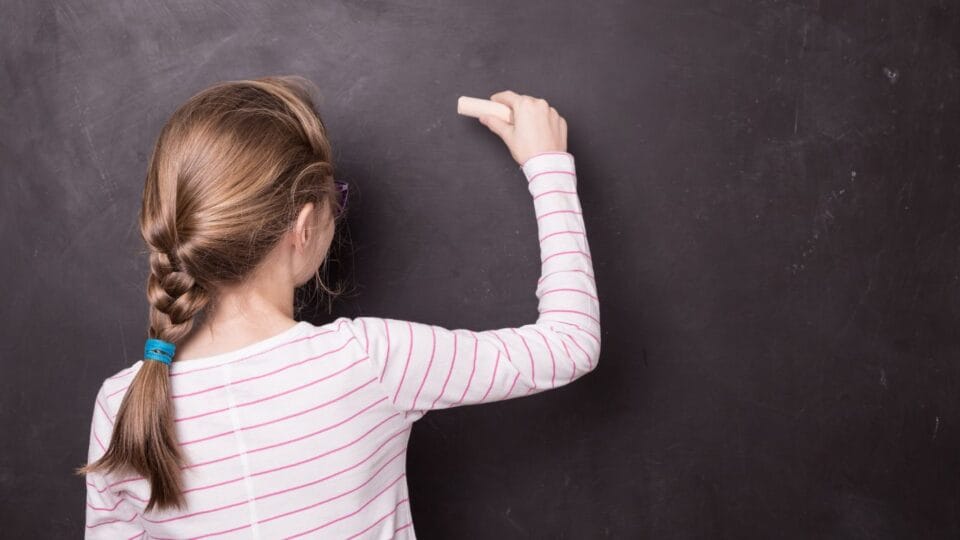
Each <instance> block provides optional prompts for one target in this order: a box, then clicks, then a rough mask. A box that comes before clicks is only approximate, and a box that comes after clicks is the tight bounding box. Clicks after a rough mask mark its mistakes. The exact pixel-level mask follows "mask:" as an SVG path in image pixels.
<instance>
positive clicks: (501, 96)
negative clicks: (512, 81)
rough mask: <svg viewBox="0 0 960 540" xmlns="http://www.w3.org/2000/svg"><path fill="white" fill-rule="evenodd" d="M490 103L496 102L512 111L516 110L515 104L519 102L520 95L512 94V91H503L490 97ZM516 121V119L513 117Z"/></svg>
mask: <svg viewBox="0 0 960 540" xmlns="http://www.w3.org/2000/svg"><path fill="white" fill-rule="evenodd" d="M490 101H496V102H497V103H503V104H504V105H506V106H507V107H510V108H511V109H513V110H514V111H516V109H517V103H518V102H519V101H520V94H518V93H516V92H514V91H513V90H504V91H502V92H497V93H496V94H493V95H492V96H490ZM514 119H516V117H514Z"/></svg>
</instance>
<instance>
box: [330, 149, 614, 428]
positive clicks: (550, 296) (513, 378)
mask: <svg viewBox="0 0 960 540" xmlns="http://www.w3.org/2000/svg"><path fill="white" fill-rule="evenodd" d="M520 169H521V170H522V171H523V174H524V176H525V177H526V180H527V187H528V190H529V191H530V194H531V195H532V197H533V206H534V210H535V213H536V219H537V228H538V231H539V244H540V261H541V275H540V279H539V280H538V281H537V284H536V290H535V294H536V297H537V299H538V307H537V309H538V312H539V316H538V318H537V320H536V322H534V323H531V324H526V325H524V326H520V327H516V328H499V329H491V330H485V331H479V332H478V331H472V330H467V329H452V330H451V329H447V328H443V327H441V326H436V325H430V324H424V323H419V322H413V321H404V320H397V319H389V318H378V317H357V318H354V319H347V318H345V319H346V320H345V321H344V322H345V323H346V326H347V327H348V328H349V329H350V330H351V331H352V332H353V335H354V337H355V338H356V340H357V342H358V343H359V344H360V345H361V346H362V347H363V349H364V352H365V354H366V356H367V358H368V359H369V362H370V365H371V367H372V369H373V375H374V376H375V377H376V380H377V382H378V384H379V385H380V386H381V388H382V390H383V392H385V393H386V394H387V396H388V397H389V399H390V402H391V403H392V404H393V405H394V406H395V407H396V408H397V409H398V410H401V411H421V412H423V411H428V410H432V409H443V408H449V407H456V406H463V405H471V404H476V403H484V402H491V401H501V400H506V399H512V398H518V397H524V396H527V395H530V394H534V393H538V392H543V391H545V390H550V389H552V388H556V387H559V386H563V385H565V384H569V383H570V382H572V381H574V380H576V379H578V378H579V377H582V376H583V375H584V374H586V373H587V372H589V371H591V370H593V369H594V368H596V366H597V362H598V360H599V357H600V304H599V300H598V297H597V289H596V283H595V281H594V273H593V265H592V260H591V256H590V247H589V245H588V242H587V234H586V228H585V226H584V222H583V211H582V209H581V206H580V200H579V198H578V196H577V189H576V188H577V177H576V170H575V167H574V159H573V155H572V154H570V153H568V152H545V153H541V154H538V155H536V156H534V157H531V158H530V159H528V160H527V161H526V162H524V163H523V165H521V166H520Z"/></svg>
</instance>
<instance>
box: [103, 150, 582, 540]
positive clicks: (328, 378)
mask: <svg viewBox="0 0 960 540" xmlns="http://www.w3.org/2000/svg"><path fill="white" fill-rule="evenodd" d="M519 168H520V169H521V170H522V171H523V173H524V176H525V177H526V179H527V182H528V184H527V185H528V189H529V191H530V193H531V195H532V196H533V205H534V209H535V211H536V219H537V226H538V231H539V242H540V252H541V261H542V263H541V277H540V279H539V280H538V281H537V284H536V296H537V299H538V310H539V317H538V318H537V321H536V322H535V323H533V324H527V325H525V326H520V327H516V328H500V329H495V330H486V331H480V332H478V331H472V330H466V329H452V330H451V329H447V328H443V327H440V326H435V325H429V324H424V323H419V322H412V321H405V320H396V319H389V318H378V317H357V318H347V317H340V318H338V319H336V320H334V321H332V322H330V323H327V324H324V325H322V326H316V325H314V324H312V323H309V322H306V321H301V322H298V323H296V324H295V325H293V326H292V327H290V328H288V329H287V330H285V331H284V332H282V333H280V334H277V335H274V336H272V337H270V338H267V339H265V340H261V341H259V342H256V343H254V344H251V345H248V346H246V347H243V348H241V349H238V350H234V351H231V352H228V353H223V354H218V355H216V356H208V357H204V358H197V359H188V360H184V361H177V360H176V359H175V360H174V362H173V363H172V364H171V365H170V383H171V393H172V396H171V399H172V400H173V407H174V417H175V420H174V426H175V433H176V438H177V441H178V444H179V445H180V447H181V448H182V451H183V454H184V456H185V459H186V461H187V463H186V464H185V465H184V466H183V467H182V478H183V484H184V486H185V493H184V495H185V497H186V501H187V506H186V507H185V509H184V510H173V511H171V510H165V511H156V510H152V511H151V512H144V511H143V509H144V507H145V506H146V502H147V500H148V499H149V496H150V485H149V482H148V481H147V480H146V479H144V478H142V477H140V476H137V475H130V474H128V475H123V474H119V475H113V474H108V475H103V474H99V473H92V474H90V475H88V476H87V479H86V482H87V501H86V538H88V539H90V538H92V539H100V538H104V539H106V538H109V539H118V538H120V539H123V538H155V539H163V538H226V539H236V538H242V539H251V538H252V539H271V540H272V539H276V538H362V539H374V538H376V539H385V538H409V539H412V538H415V534H414V528H413V521H412V519H413V517H412V515H411V513H410V500H409V494H408V491H407V482H406V463H405V462H406V450H407V441H408V439H409V436H410V429H411V427H412V424H413V422H415V421H416V420H417V419H419V418H420V417H422V416H423V415H424V414H426V412H427V411H430V410H432V409H444V408H449V407H456V406H462V405H471V404H477V403H484V402H492V401H500V400H506V399H513V398H518V397H524V396H528V395H531V394H534V393H537V392H542V391H545V390H549V389H551V388H556V387H559V386H562V385H565V384H568V383H570V382H571V381H574V380H575V379H577V378H579V377H581V376H583V375H584V374H585V373H587V372H588V371H590V370H592V369H593V368H594V367H596V365H597V361H598V358H599V355H600V320H599V317H600V312H599V302H598V299H597V290H596V284H595V282H594V276H593V267H592V264H591V258H590V249H589V246H588V244H587V237H586V230H585V228H584V223H583V216H582V210H581V207H580V201H579V199H578V197H577V190H576V174H575V170H574V159H573V156H572V155H571V154H569V153H566V152H546V153H542V154H538V155H536V156H534V157H532V158H530V159H529V160H527V161H526V162H524V163H523V165H522V166H520V167H519ZM142 364H143V360H138V361H137V362H136V363H134V364H133V365H132V366H130V367H128V368H126V369H123V370H121V371H119V372H117V373H115V374H114V375H112V376H110V377H108V378H107V379H106V380H105V381H104V382H103V384H102V386H101V387H100V390H99V392H98V394H97V397H96V401H95V404H94V407H93V420H92V423H91V432H90V445H89V455H88V460H89V461H90V462H92V461H93V460H96V459H98V458H99V457H100V456H102V455H103V453H104V452H105V450H106V446H105V445H106V444H107V443H108V442H109V441H110V436H111V432H112V429H113V422H114V420H115V418H116V414H117V410H118V409H119V406H120V403H121V400H122V399H123V397H124V395H125V391H126V389H127V387H128V385H129V384H130V381H131V380H132V378H133V376H134V375H135V374H136V373H137V371H138V369H139V368H140V367H141V366H142Z"/></svg>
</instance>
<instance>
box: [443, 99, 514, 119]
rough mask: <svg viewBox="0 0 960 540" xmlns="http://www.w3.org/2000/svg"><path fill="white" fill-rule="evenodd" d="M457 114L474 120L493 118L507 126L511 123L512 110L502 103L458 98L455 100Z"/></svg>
mask: <svg viewBox="0 0 960 540" xmlns="http://www.w3.org/2000/svg"><path fill="white" fill-rule="evenodd" d="M457 113H458V114H462V115H464V116H472V117H474V118H480V117H481V116H495V117H497V118H499V119H500V120H503V121H504V122H506V123H508V124H512V123H513V110H512V109H511V108H510V107H507V106H506V105H504V104H503V103H497V102H496V101H490V100H489V99H480V98H474V97H467V96H460V97H459V98H458V99H457Z"/></svg>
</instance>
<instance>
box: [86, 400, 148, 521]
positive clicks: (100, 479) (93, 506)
mask: <svg viewBox="0 0 960 540" xmlns="http://www.w3.org/2000/svg"><path fill="white" fill-rule="evenodd" d="M111 435H113V421H112V420H111V416H110V414H109V413H108V411H107V401H106V392H105V391H104V385H101V386H100V391H99V392H97V398H96V400H95V402H94V407H93V419H92V420H91V422H90V445H89V448H88V451H87V463H93V462H94V461H96V460H97V459H100V457H101V456H103V454H105V453H106V451H107V445H108V444H110V437H111ZM110 478H112V477H109V476H105V475H104V474H103V473H102V472H100V471H96V472H92V473H89V474H87V475H86V482H87V505H86V528H85V533H84V538H85V539H87V540H100V539H108V538H109V539H111V540H114V539H128V538H141V537H143V536H144V533H145V531H144V529H143V527H142V526H141V525H140V514H139V513H138V512H137V511H136V510H134V509H133V508H132V507H131V505H129V504H127V502H126V500H125V499H124V498H123V497H121V496H119V495H118V493H117V492H116V491H114V490H113V489H112V488H110V487H109V485H110Z"/></svg>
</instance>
